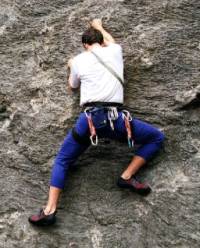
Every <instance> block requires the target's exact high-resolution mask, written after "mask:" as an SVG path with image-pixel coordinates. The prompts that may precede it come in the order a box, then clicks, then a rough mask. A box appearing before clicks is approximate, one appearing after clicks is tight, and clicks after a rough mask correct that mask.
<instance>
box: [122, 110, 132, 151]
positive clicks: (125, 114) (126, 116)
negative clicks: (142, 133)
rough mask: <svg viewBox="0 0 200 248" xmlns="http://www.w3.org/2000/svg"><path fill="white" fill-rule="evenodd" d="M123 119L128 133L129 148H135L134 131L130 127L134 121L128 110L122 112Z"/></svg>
mask: <svg viewBox="0 0 200 248" xmlns="http://www.w3.org/2000/svg"><path fill="white" fill-rule="evenodd" d="M122 117H123V119H124V122H125V127H126V131H127V139H128V147H129V148H131V147H134V141H133V139H132V130H131V125H130V122H131V121H132V117H131V115H130V113H129V111H127V110H122Z"/></svg>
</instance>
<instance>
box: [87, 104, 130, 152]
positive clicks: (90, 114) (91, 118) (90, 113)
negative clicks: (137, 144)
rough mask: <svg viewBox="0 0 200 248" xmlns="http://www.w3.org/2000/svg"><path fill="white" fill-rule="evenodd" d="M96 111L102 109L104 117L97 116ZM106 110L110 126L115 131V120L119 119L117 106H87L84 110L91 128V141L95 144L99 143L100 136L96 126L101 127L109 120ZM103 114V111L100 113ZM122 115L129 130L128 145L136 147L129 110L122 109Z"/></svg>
mask: <svg viewBox="0 0 200 248" xmlns="http://www.w3.org/2000/svg"><path fill="white" fill-rule="evenodd" d="M105 109H106V111H105ZM95 111H96V112H98V111H102V112H103V115H104V116H103V117H102V118H99V116H98V117H96V116H95V114H94V113H95ZM105 112H106V113H107V119H108V121H109V123H110V127H111V129H112V130H113V131H114V123H113V121H115V120H117V118H118V117H119V114H118V109H117V107H103V108H94V107H87V108H86V109H85V110H84V113H85V116H86V117H87V121H88V126H89V130H90V141H91V144H92V145H93V146H97V145H98V136H97V132H96V128H101V127H103V126H105V125H106V123H107V121H106V120H105V118H106V117H105ZM101 114H102V113H100V115H101ZM97 115H98V114H97ZM95 117H96V118H95ZM122 117H123V119H124V122H125V127H126V131H127V139H128V147H129V148H131V147H134V141H133V138H132V129H131V124H130V122H131V121H132V117H131V115H130V113H129V111H127V110H122ZM102 124H103V126H102Z"/></svg>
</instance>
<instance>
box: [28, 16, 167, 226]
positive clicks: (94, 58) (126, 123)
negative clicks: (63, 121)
mask: <svg viewBox="0 0 200 248" xmlns="http://www.w3.org/2000/svg"><path fill="white" fill-rule="evenodd" d="M82 44H83V47H84V49H85V51H84V52H82V53H81V54H79V55H77V56H76V57H74V58H73V59H71V60H69V62H68V67H69V68H70V75H69V80H68V83H69V87H70V88H71V89H77V88H79V86H80V93H81V94H80V105H81V106H83V107H84V112H82V113H81V114H80V116H79V118H78V120H77V121H76V124H75V126H74V128H73V129H72V130H71V131H70V132H69V133H68V135H67V136H66V138H65V140H64V142H63V144H62V146H61V148H60V150H59V152H58V154H57V156H56V159H55V161H54V166H53V169H52V174H51V181H50V189H49V198H48V202H47V204H46V207H45V208H44V209H41V210H40V212H39V213H38V214H36V215H32V216H30V217H29V221H30V222H31V223H32V224H35V225H41V226H43V225H51V224H53V223H55V221H56V208H57V204H58V200H59V196H60V193H61V191H62V189H63V188H64V185H65V179H66V176H67V172H68V169H69V166H71V165H72V164H73V163H74V162H75V161H76V160H77V158H78V157H79V156H80V155H81V154H82V153H83V152H84V151H85V150H86V149H87V148H88V147H89V145H91V144H92V145H97V143H98V139H99V138H103V137H106V138H110V139H116V140H124V141H125V142H128V146H129V147H133V145H134V144H137V145H140V146H139V148H138V149H137V150H136V151H135V156H134V157H133V159H132V161H131V162H130V164H129V165H128V167H127V168H126V169H125V170H124V171H123V173H122V174H121V176H120V177H119V179H118V181H117V185H118V186H119V187H122V188H129V189H131V190H133V191H135V192H137V193H138V194H141V195H147V194H148V193H150V191H151V188H150V187H149V185H148V184H145V183H140V182H139V181H138V180H137V179H136V178H135V174H136V172H137V171H138V170H139V169H140V168H141V167H142V166H143V165H144V164H145V163H146V162H147V161H148V160H149V159H151V158H152V157H153V156H154V155H155V153H156V152H157V151H158V150H159V149H160V148H161V145H162V143H163V141H164V135H163V133H162V132H160V131H159V130H158V129H156V128H155V127H153V126H151V125H149V124H147V123H145V122H142V121H140V120H138V119H132V117H131V115H130V113H129V112H128V111H127V110H125V109H124V108H123V106H122V105H123V101H124V99H123V97H124V96H123V57H122V48H121V46H120V45H118V44H116V43H115V40H114V39H113V37H112V36H111V35H110V34H109V33H108V32H107V31H105V29H104V28H103V26H102V22H101V20H99V19H94V20H93V21H92V22H91V27H90V28H89V29H87V30H86V31H85V32H84V33H83V35H82Z"/></svg>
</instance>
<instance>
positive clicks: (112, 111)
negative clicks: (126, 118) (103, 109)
mask: <svg viewBox="0 0 200 248" xmlns="http://www.w3.org/2000/svg"><path fill="white" fill-rule="evenodd" d="M117 118H118V111H117V108H116V107H108V120H109V121H110V127H111V129H112V130H114V124H113V121H115V120H117Z"/></svg>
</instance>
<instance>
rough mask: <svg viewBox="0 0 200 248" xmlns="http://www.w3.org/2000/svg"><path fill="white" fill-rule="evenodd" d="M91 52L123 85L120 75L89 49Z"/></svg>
mask: <svg viewBox="0 0 200 248" xmlns="http://www.w3.org/2000/svg"><path fill="white" fill-rule="evenodd" d="M91 53H92V54H93V55H94V56H95V57H96V58H97V60H98V61H99V62H100V63H101V64H102V65H103V66H104V67H105V68H106V69H107V70H108V71H109V72H110V73H112V75H113V76H114V77H116V78H117V80H118V81H119V82H120V83H121V84H122V86H124V81H123V80H122V79H121V77H120V76H119V75H118V74H117V73H116V72H115V71H114V70H113V69H112V68H111V67H110V66H109V65H107V64H106V63H105V62H104V61H103V60H102V59H101V58H100V57H99V56H98V55H97V54H96V53H95V52H93V51H91Z"/></svg>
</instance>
